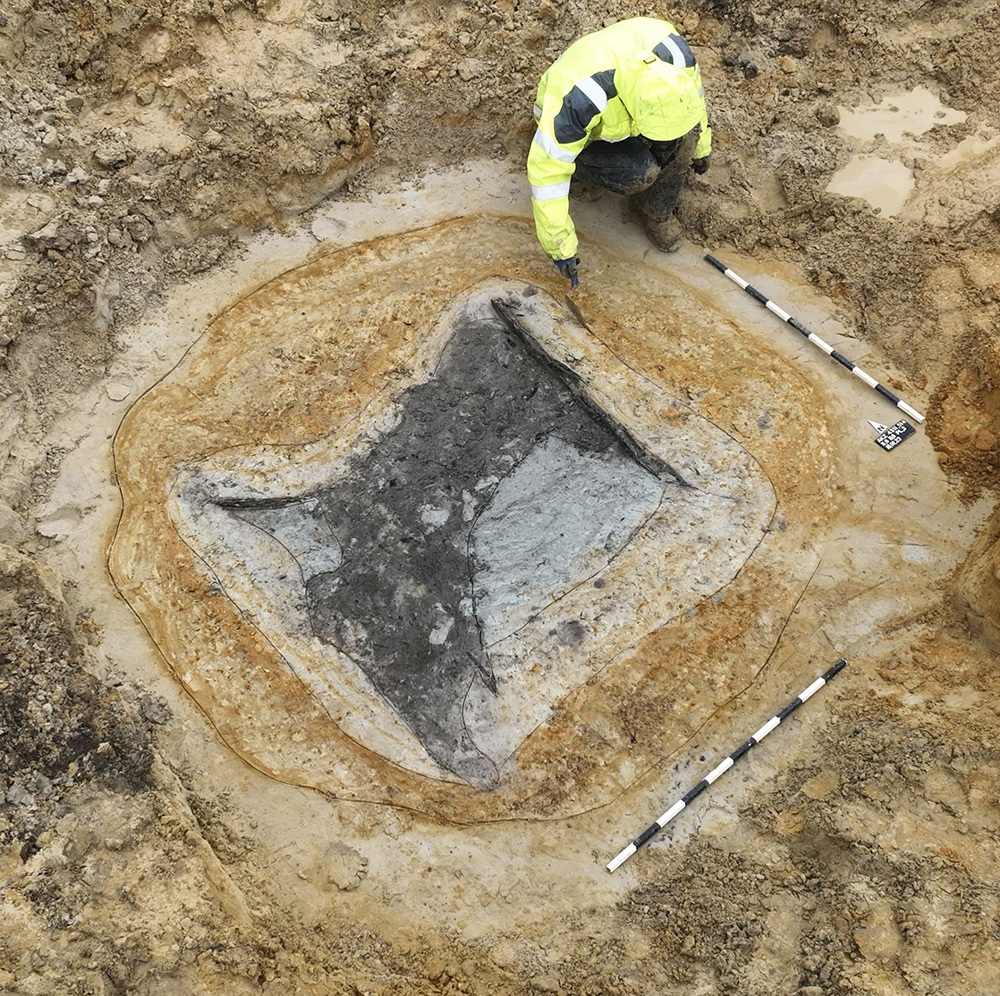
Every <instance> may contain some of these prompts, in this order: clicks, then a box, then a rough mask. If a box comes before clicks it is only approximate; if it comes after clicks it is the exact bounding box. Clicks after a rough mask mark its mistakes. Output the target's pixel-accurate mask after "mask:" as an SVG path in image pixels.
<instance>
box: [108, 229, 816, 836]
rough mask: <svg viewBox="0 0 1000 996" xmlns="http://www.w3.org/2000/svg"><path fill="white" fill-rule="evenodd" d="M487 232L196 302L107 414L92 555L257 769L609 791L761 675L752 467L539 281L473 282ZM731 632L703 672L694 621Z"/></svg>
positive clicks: (508, 801) (345, 784)
mask: <svg viewBox="0 0 1000 996" xmlns="http://www.w3.org/2000/svg"><path fill="white" fill-rule="evenodd" d="M477 226H478V227H481V228H486V227H487V223H486V222H485V221H480V222H475V221H462V222H453V223H449V224H447V225H444V226H439V227H438V228H436V229H431V230H427V231H424V232H417V233H412V234H410V235H407V236H403V237H399V238H397V239H395V240H387V241H383V242H379V243H373V244H370V245H366V246H359V247H355V248H352V249H350V250H345V251H342V252H339V253H334V254H330V255H328V256H325V257H322V258H320V259H319V260H317V261H315V262H313V263H310V264H308V265H307V266H305V267H302V268H300V269H299V270H295V271H292V272H291V273H288V274H285V275H283V276H282V277H280V278H278V279H277V280H275V281H272V282H271V283H269V284H267V285H265V286H264V287H262V288H260V289H259V290H257V291H255V292H254V293H252V294H250V295H248V296H247V297H245V298H244V299H243V300H241V301H240V302H239V303H238V304H237V305H235V306H234V307H233V308H232V309H230V311H228V312H227V313H226V314H225V315H224V316H222V317H221V318H220V319H219V320H217V321H216V322H215V323H214V324H213V325H212V326H211V327H210V328H209V329H208V330H207V331H206V333H205V335H204V336H203V337H202V338H201V339H200V340H199V342H198V343H197V344H196V346H195V348H194V349H193V350H192V351H191V353H190V354H189V355H188V356H187V357H186V358H185V360H184V361H183V363H182V364H181V365H179V366H178V367H177V368H176V369H175V371H174V372H173V373H172V374H171V375H170V376H169V377H168V378H167V379H166V380H165V381H164V382H163V383H161V384H160V385H158V386H157V387H156V388H155V389H154V390H153V391H151V392H150V393H149V394H147V395H146V396H145V397H144V398H143V399H141V401H140V402H139V403H138V404H137V405H136V406H135V408H134V409H133V410H132V412H130V414H129V416H128V417H127V418H126V420H125V422H124V423H123V426H122V429H121V430H120V432H119V435H118V438H117V439H116V447H115V452H116V463H117V466H118V475H119V481H120V484H121V486H122V491H123V496H124V503H125V507H124V513H123V517H122V522H121V524H120V526H119V529H118V533H117V536H116V538H115V542H114V544H113V548H112V558H111V564H112V570H113V573H114V576H115V578H116V580H117V582H118V584H119V587H120V590H121V591H122V593H123V594H124V595H125V597H126V598H127V599H128V600H129V601H130V602H131V604H132V605H133V607H135V609H136V611H137V612H138V613H139V615H140V617H141V618H142V619H143V621H144V622H145V624H146V626H147V629H148V630H149V632H150V633H151V635H152V636H153V638H154V640H155V641H156V643H157V645H158V646H159V647H160V649H161V651H162V652H163V654H164V656H165V657H166V659H167V661H168V663H169V665H170V667H171V668H172V670H173V671H174V673H175V674H176V675H177V676H178V678H179V679H180V680H181V681H182V682H183V683H184V685H185V687H187V688H188V690H189V691H190V692H191V694H192V695H193V696H194V697H195V699H196V700H197V701H198V702H199V703H200V704H201V705H202V707H203V708H204V709H205V710H206V712H207V713H208V714H209V715H210V717H211V718H212V720H213V722H214V723H215V724H216V726H217V727H218V728H219V730H220V731H221V732H222V734H223V736H224V737H225V738H226V740H227V741H228V742H229V743H230V744H231V745H232V746H233V747H234V749H236V750H238V751H239V752H240V753H241V754H242V755H243V756H245V757H246V758H247V759H248V760H250V761H251V762H252V763H254V764H256V765H257V766H259V767H261V768H263V769H264V770H267V771H269V772H271V773H273V774H275V775H276V776H278V777H281V778H286V779H288V780H290V781H296V782H299V783H301V784H307V785H312V786H314V787H317V788H321V789H323V790H325V791H329V792H331V793H333V794H335V795H338V796H341V797H344V798H357V799H365V800H369V801H380V802H390V803H398V804H400V805H405V806H410V807H412V808H415V809H421V810H424V811H427V812H429V813H432V814H434V815H438V816H442V817H445V818H449V819H459V820H476V819H494V818H499V817H502V816H504V815H510V814H513V813H530V812H536V813H545V814H550V813H552V812H559V811H570V810H572V809H574V808H576V807H578V806H579V805H580V804H581V800H583V801H584V804H585V803H586V801H587V800H588V799H590V800H599V799H601V798H607V797H608V796H609V794H611V793H615V792H618V791H620V790H621V788H622V787H623V786H624V785H626V784H628V783H629V782H630V781H631V779H633V778H634V777H635V772H636V770H637V768H636V766H637V762H639V763H641V756H642V755H643V753H644V752H646V751H661V750H663V749H664V748H665V745H667V744H669V743H670V742H672V739H674V738H677V737H682V736H684V735H686V734H687V733H688V732H689V731H690V729H691V726H692V724H696V723H697V722H699V721H700V718H701V717H703V716H704V715H706V714H708V712H709V711H711V710H712V709H714V708H717V707H718V705H719V703H720V702H722V701H725V700H726V699H727V698H728V697H730V696H731V695H732V693H733V691H734V689H736V688H738V687H739V686H740V684H741V683H745V682H746V680H747V679H748V676H749V675H750V674H752V669H753V667H754V666H755V665H756V656H755V654H754V652H752V651H751V652H750V653H749V655H748V657H747V658H746V659H745V660H742V661H739V662H734V660H733V656H734V654H735V653H736V651H737V650H738V648H739V647H740V646H741V645H742V646H744V647H746V646H748V645H753V644H756V643H757V642H758V641H760V642H762V643H763V642H766V640H767V639H768V638H769V629H768V627H769V624H768V623H767V622H764V623H762V622H761V621H760V618H759V615H757V613H758V612H759V610H760V609H761V608H764V609H765V610H766V608H767V607H768V606H769V605H773V606H774V607H776V608H777V607H779V606H782V605H785V604H786V603H787V600H788V598H789V597H790V593H789V592H788V591H785V590H783V589H782V588H781V587H780V586H779V587H778V588H775V589H773V590H770V591H768V592H759V591H758V592H757V593H756V594H755V595H754V600H755V601H754V606H753V607H751V606H748V605H745V604H743V603H742V602H741V600H740V599H739V598H738V597H737V596H738V592H739V589H740V585H741V584H743V583H744V576H745V575H749V574H751V573H752V570H751V569H750V568H749V567H748V563H751V562H752V563H754V564H756V563H758V562H759V563H760V564H761V566H762V568H763V567H764V566H766V567H767V569H768V571H769V572H770V575H771V577H772V578H773V577H774V576H775V575H776V574H780V570H781V569H782V563H783V562H784V561H788V562H789V565H790V566H791V567H792V569H795V570H798V569H800V568H801V561H802V558H801V555H800V553H798V552H797V551H796V549H795V548H796V545H797V544H796V541H795V537H794V531H793V532H792V533H789V534H788V535H787V536H785V535H784V534H783V533H782V529H780V528H772V526H773V525H774V523H775V522H776V521H778V520H780V522H781V525H782V527H783V528H784V529H786V530H787V515H786V514H785V512H784V511H782V513H781V514H779V515H777V516H776V510H777V499H776V495H775V492H774V489H773V487H772V485H771V482H770V480H769V477H768V475H767V473H766V472H765V471H764V469H763V467H762V466H761V464H760V462H759V460H758V459H757V457H756V456H754V455H752V454H751V453H750V452H749V451H748V449H747V448H746V447H744V446H743V445H742V444H741V443H740V441H739V440H738V439H737V438H736V437H735V436H734V435H733V433H732V432H731V431H726V430H724V429H723V428H720V427H719V426H718V425H716V424H715V423H714V422H713V421H712V420H711V419H709V418H706V417H705V416H704V415H702V414H700V413H699V412H698V411H697V410H696V409H695V407H693V406H692V405H691V404H690V399H689V398H685V397H682V396H681V395H680V393H679V392H678V390H677V386H678V385H677V384H676V383H671V377H670V376H659V377H652V376H649V375H648V374H647V373H646V372H645V371H644V370H641V369H639V368H638V367H636V366H635V365H634V364H632V363H626V362H623V361H622V359H621V358H620V357H619V355H617V353H616V351H614V350H612V349H610V348H609V347H608V346H607V345H606V344H605V343H604V342H602V341H601V340H600V339H599V338H598V337H597V336H596V335H595V334H594V333H593V332H592V331H591V330H589V329H587V328H585V327H584V326H583V325H581V323H580V321H579V320H578V319H577V318H574V316H573V315H572V314H571V313H570V312H569V311H568V310H567V309H566V307H565V305H564V304H562V303H561V302H560V301H559V300H558V299H557V298H556V297H555V295H554V294H552V293H551V292H550V291H549V290H547V289H546V286H547V285H548V286H551V281H547V280H546V278H547V276H548V274H547V273H546V272H545V271H542V272H538V270H537V269H533V264H530V263H529V264H519V263H511V262H508V261H506V260H503V259H499V258H498V259H497V260H496V272H498V273H499V272H502V273H503V274H504V276H502V277H495V278H490V279H487V280H483V281H479V282H473V283H471V284H470V283H469V280H468V277H467V276H466V275H465V273H464V269H463V267H462V260H461V255H460V253H456V252H455V250H454V248H453V244H454V242H455V240H456V238H458V240H459V241H461V239H463V238H468V237H470V236H469V233H468V229H469V228H476V227H477ZM488 227H489V232H490V237H491V238H492V239H493V242H494V244H496V240H497V238H498V237H499V239H500V243H501V244H506V245H509V246H511V247H513V248H514V249H516V248H517V247H518V246H519V244H522V243H524V242H525V241H526V238H527V236H529V235H530V232H529V231H528V230H527V228H526V226H525V225H524V224H523V223H522V222H518V221H512V220H500V219H494V220H493V222H492V223H490V224H489V226H488ZM475 234H476V237H477V238H480V239H483V240H484V242H488V241H489V240H488V239H487V238H486V236H485V233H482V232H480V233H475ZM512 255H514V253H512ZM524 258H529V259H530V258H531V257H530V256H529V255H527V254H525V257H524ZM539 278H541V279H539ZM643 299H644V300H646V301H649V297H648V295H646V294H645V293H644V295H643ZM654 303H657V302H654ZM667 303H668V302H658V307H659V309H660V310H659V312H658V313H659V314H660V315H662V314H665V313H667V311H668V309H667ZM674 304H676V302H674ZM627 317H628V318H629V320H631V316H627ZM677 318H678V321H679V322H682V321H683V320H684V315H683V313H681V314H678V315H677ZM661 336H662V332H661ZM688 341H689V338H688V334H687V333H685V332H682V331H681V329H680V328H676V329H671V331H670V338H666V337H663V338H661V339H660V341H659V342H658V343H657V344H656V347H655V348H656V351H657V353H658V354H659V355H666V354H668V353H669V352H670V351H671V350H673V351H674V352H675V353H676V355H677V356H680V355H681V353H683V352H684V350H685V349H686V348H687V347H686V346H685V343H686V342H688ZM690 341H694V340H690ZM704 348H706V347H705V346H704V345H701V346H699V349H704ZM699 362H701V360H699ZM682 368H683V364H682V363H678V364H675V367H674V369H673V371H672V372H673V373H675V374H676V373H678V372H679V371H680V370H681V369H682ZM660 369H661V371H666V370H667V368H666V367H664V366H663V365H661V366H660ZM761 373H762V376H763V380H762V381H761V390H764V391H766V390H767V389H768V387H769V384H768V378H770V379H771V380H772V381H773V380H774V378H775V377H776V376H777V373H776V371H775V370H773V369H772V370H763V369H762V371H761ZM765 374H766V376H764V375H765ZM687 393H688V394H690V393H691V392H690V391H689V392H687ZM762 424H763V423H762ZM765 540H767V541H768V542H767V543H765ZM768 543H769V544H770V545H771V546H772V547H773V548H774V549H773V550H769V549H768ZM720 632H724V633H727V634H728V635H727V637H726V645H727V649H726V652H724V653H722V654H720V655H719V660H718V663H717V664H716V663H713V662H709V663H708V664H707V665H706V663H705V662H704V661H703V660H702V662H701V663H699V664H694V663H693V662H692V653H691V652H690V651H689V650H687V649H684V644H685V641H697V640H703V639H705V637H706V633H709V634H718V633H720ZM741 641H742V643H741ZM642 703H646V704H647V705H648V707H649V708H650V709H651V710H654V711H657V710H658V711H659V716H658V724H659V731H658V732H657V733H655V735H653V736H652V737H649V738H644V739H643V742H642V743H641V744H640V738H639V737H637V735H636V721H635V718H634V716H633V714H632V710H633V709H635V708H637V707H642ZM646 725H647V722H646V720H645V719H643V720H642V721H641V722H640V726H642V727H644V728H645V727H646ZM637 744H640V746H637Z"/></svg>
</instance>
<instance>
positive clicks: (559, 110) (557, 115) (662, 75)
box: [528, 17, 712, 259]
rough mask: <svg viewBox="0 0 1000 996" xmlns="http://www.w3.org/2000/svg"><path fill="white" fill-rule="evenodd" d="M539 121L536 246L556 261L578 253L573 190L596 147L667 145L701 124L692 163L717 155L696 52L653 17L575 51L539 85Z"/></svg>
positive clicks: (621, 25) (607, 32) (590, 38)
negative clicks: (629, 142)
mask: <svg viewBox="0 0 1000 996" xmlns="http://www.w3.org/2000/svg"><path fill="white" fill-rule="evenodd" d="M535 118H536V120H537V121H538V127H537V130H536V131H535V137H534V139H533V140H532V143H531V150H530V151H529V153H528V181H529V183H530V184H531V205H532V210H533V211H534V215H535V230H536V231H537V233H538V240H539V242H541V244H542V248H543V249H544V250H545V251H546V252H547V253H548V254H549V255H550V256H551V257H552V258H553V259H569V258H570V257H571V256H573V255H574V254H575V253H576V249H577V239H576V230H575V229H574V227H573V221H572V219H571V218H570V216H569V184H570V178H571V177H572V175H573V172H574V170H575V169H576V157H577V156H578V155H579V154H580V153H581V152H582V151H583V150H584V149H585V148H586V147H587V146H588V145H589V144H590V143H591V142H594V141H598V140H600V141H604V142H620V141H621V140H622V139H625V138H628V137H629V136H632V135H642V136H643V137H644V138H648V139H650V140H651V141H657V142H663V141H669V140H671V139H674V138H680V137H681V136H683V135H686V134H687V133H688V132H689V131H691V129H692V128H694V127H695V125H700V126H701V131H700V133H699V136H698V144H697V146H696V147H695V151H694V158H696V159H701V158H703V157H705V156H707V155H708V154H709V153H710V152H711V150H712V130H711V128H709V126H708V111H707V109H706V107H705V96H704V93H703V91H702V87H701V72H700V70H699V69H698V64H697V62H696V61H695V57H694V53H693V52H692V51H691V49H690V48H689V47H688V45H687V42H685V41H684V39H683V38H681V36H680V35H679V34H678V33H677V30H676V29H675V28H674V26H673V25H672V24H671V23H670V22H669V21H660V20H657V19H655V18H652V17H634V18H630V19H629V20H626V21H619V22H618V23H617V24H612V25H611V27H608V28H604V29H602V30H601V31H595V32H594V33H593V34H590V35H585V36H584V37H583V38H581V39H579V40H578V41H575V42H574V43H573V44H572V45H570V47H569V48H568V49H566V51H565V52H564V53H563V54H562V55H561V56H560V57H559V58H558V59H557V60H556V61H555V62H554V63H553V64H552V65H551V66H550V67H549V68H548V70H547V71H546V72H545V74H544V75H543V76H542V79H541V82H540V83H539V84H538V99H537V102H536V104H535Z"/></svg>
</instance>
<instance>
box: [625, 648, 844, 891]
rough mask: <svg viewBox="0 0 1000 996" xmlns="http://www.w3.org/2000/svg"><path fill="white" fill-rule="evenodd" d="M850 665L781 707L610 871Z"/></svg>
mask: <svg viewBox="0 0 1000 996" xmlns="http://www.w3.org/2000/svg"><path fill="white" fill-rule="evenodd" d="M845 667H847V661H846V660H844V658H843V657H841V658H840V660H839V661H837V663H836V664H834V665H833V667H831V668H830V669H829V670H828V671H826V672H825V673H824V674H822V675H820V676H819V677H818V678H817V679H816V680H815V681H814V682H813V683H812V684H811V685H810V686H809V687H808V688H807V689H806V690H805V691H803V692H799V694H798V696H797V697H796V698H794V699H793V700H792V701H791V702H789V703H788V705H786V706H785V708H784V709H782V710H781V712H779V713H778V714H777V715H776V716H772V717H771V718H770V719H769V720H768V721H767V722H766V723H765V724H764V725H763V726H762V727H761V728H760V729H759V730H758V731H757V732H756V733H755V734H754V735H753V736H752V737H751V738H750V739H749V740H744V741H743V743H741V744H740V745H739V747H737V748H736V750H734V751H733V752H732V754H730V755H729V757H727V758H726V759H725V761H723V762H722V764H720V765H718V767H716V768H715V770H713V771H710V772H709V773H708V774H707V775H706V776H705V777H704V778H703V779H702V780H701V781H700V782H698V784H697V785H695V787H694V788H693V789H691V791H690V792H688V794H687V795H685V796H684V797H683V798H681V799H678V800H677V801H676V802H675V803H674V804H673V805H672V806H671V807H670V808H669V809H668V810H667V811H666V812H665V813H664V814H663V815H662V816H661V817H660V818H659V819H658V820H657V821H656V822H655V823H651V824H650V825H649V826H648V827H646V829H645V830H643V831H642V833H641V834H639V836H638V837H636V838H635V840H633V841H632V843H631V844H629V845H628V847H626V848H625V850H623V851H622V852H621V853H619V854H618V856H617V857H615V858H614V859H613V860H612V861H611V862H610V863H609V864H608V871H609V872H613V871H614V870H615V869H616V868H618V867H619V866H620V865H623V864H624V863H625V862H626V861H628V859H629V858H631V857H632V855H633V854H635V852H636V851H638V850H639V848H640V847H642V845H643V844H645V843H646V841H648V840H649V839H650V838H652V837H654V836H655V835H656V834H658V833H659V832H660V831H661V830H662V829H663V828H664V827H665V826H666V825H667V824H668V823H669V822H670V821H671V820H672V819H673V818H674V817H675V816H676V815H677V814H678V813H679V812H680V811H681V810H682V809H684V808H685V807H686V806H688V805H689V804H690V803H691V801H692V800H693V799H694V798H695V797H697V796H699V795H701V793H702V792H704V791H705V789H707V788H708V786H709V785H711V784H712V782H714V781H715V780H716V779H717V778H718V777H719V776H720V775H721V774H723V773H724V772H726V771H728V770H729V769H730V768H731V767H732V766H733V765H734V764H735V763H736V762H737V761H738V760H739V759H740V758H741V757H742V756H743V755H744V754H746V752H747V751H748V750H750V748H751V747H753V746H754V745H755V744H759V743H760V742H761V740H763V739H764V737H766V736H767V735H768V734H769V733H770V732H771V730H773V729H774V728H775V727H776V726H778V725H779V724H780V723H781V721H782V720H783V719H787V718H788V717H789V716H790V715H791V714H792V713H793V712H795V710H796V709H798V707H799V706H800V705H802V703H803V702H805V701H806V699H809V698H811V697H812V696H813V695H814V694H815V693H816V692H818V691H819V690H820V689H821V688H822V687H823V686H824V685H825V684H826V683H827V682H828V681H829V680H830V679H831V678H833V677H834V676H835V675H837V674H839V673H840V672H841V671H843V670H844V668H845Z"/></svg>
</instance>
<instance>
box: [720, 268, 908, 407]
mask: <svg viewBox="0 0 1000 996" xmlns="http://www.w3.org/2000/svg"><path fill="white" fill-rule="evenodd" d="M705 259H706V260H708V262H709V263H711V264H712V266H714V267H715V268H716V269H717V270H721V271H722V272H723V273H724V274H725V275H726V276H727V277H729V279H730V280H732V281H733V283H735V284H739V286H740V287H742V288H743V290H745V291H746V292H747V293H748V294H749V295H750V296H751V297H752V298H754V300H756V301H759V302H760V303H761V304H762V305H764V307H765V308H767V309H768V310H769V311H773V312H774V313H775V314H776V315H777V316H778V317H779V318H780V319H781V320H782V321H783V322H787V323H788V324H789V325H791V327H792V328H793V329H795V331H796V332H801V333H802V335H804V336H805V337H806V338H807V339H808V340H809V341H810V342H811V343H814V344H815V345H817V346H819V348H820V349H822V350H823V352H824V353H826V354H827V356H832V357H833V358H834V359H835V360H836V361H837V362H838V363H840V364H842V365H843V366H845V367H847V369H848V370H850V371H851V373H852V374H854V376H855V377H857V378H858V379H859V380H863V381H864V382H865V383H866V384H867V385H868V386H869V387H873V388H874V389H875V390H876V391H878V393H879V394H881V395H882V397H883V398H888V399H889V400H890V401H891V402H892V403H893V404H894V405H895V406H896V407H897V408H901V409H902V410H903V411H904V412H906V414H907V415H909V416H910V418H914V419H916V420H917V421H918V422H923V421H924V416H923V415H921V414H920V412H918V411H917V410H916V409H914V408H911V407H910V406H909V405H908V404H907V403H906V402H905V401H903V400H902V399H901V398H898V397H897V396H896V395H895V394H893V393H892V391H890V390H889V389H888V388H887V387H883V385H881V384H880V383H879V382H878V381H877V380H876V379H875V378H874V377H869V376H868V374H866V373H865V372H864V370H862V369H861V368H860V367H858V366H855V364H853V363H852V362H851V361H850V360H849V359H848V358H847V357H846V356H844V355H843V354H841V353H838V352H837V350H835V349H834V348H833V346H831V345H830V344H829V343H826V342H824V341H823V340H822V339H821V338H820V337H819V336H818V335H816V333H815V332H810V331H809V329H807V328H806V327H805V326H804V325H803V324H802V323H801V322H800V321H798V319H795V318H793V317H792V316H791V315H790V314H788V312H787V311H783V310H782V309H781V308H779V307H778V306H777V305H776V304H775V303H774V302H773V301H771V300H769V299H768V298H766V297H765V296H764V295H763V294H761V292H760V291H759V290H757V288H756V287H754V286H752V285H751V284H748V283H747V282H746V281H745V280H744V279H743V278H742V277H741V276H740V275H739V274H738V273H733V271H732V270H730V269H729V267H728V266H726V264H725V263H723V262H721V261H720V260H717V259H716V258H715V257H714V256H712V255H710V254H706V256H705Z"/></svg>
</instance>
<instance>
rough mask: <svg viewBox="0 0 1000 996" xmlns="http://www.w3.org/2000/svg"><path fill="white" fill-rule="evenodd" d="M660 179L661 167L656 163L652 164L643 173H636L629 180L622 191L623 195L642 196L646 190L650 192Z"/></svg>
mask: <svg viewBox="0 0 1000 996" xmlns="http://www.w3.org/2000/svg"><path fill="white" fill-rule="evenodd" d="M659 177H660V167H659V166H657V165H656V163H650V164H649V165H648V166H647V167H646V169H645V170H643V171H642V172H637V173H635V175H634V176H631V177H630V178H629V182H628V184H627V186H626V187H624V188H623V189H622V193H623V194H630V195H631V194H641V193H642V192H643V191H644V190H649V188H650V187H652V186H653V184H654V183H656V181H657V180H658V179H659Z"/></svg>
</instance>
